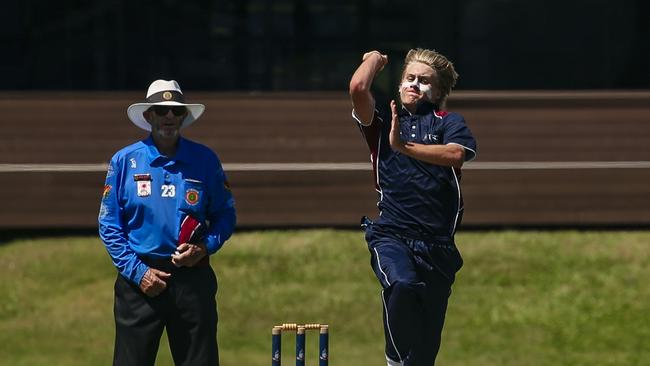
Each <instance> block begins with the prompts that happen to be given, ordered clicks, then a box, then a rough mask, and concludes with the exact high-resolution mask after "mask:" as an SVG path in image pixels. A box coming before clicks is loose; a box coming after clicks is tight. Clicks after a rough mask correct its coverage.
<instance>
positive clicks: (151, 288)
mask: <svg viewBox="0 0 650 366" xmlns="http://www.w3.org/2000/svg"><path fill="white" fill-rule="evenodd" d="M169 277H171V274H170V273H167V272H163V271H161V270H158V269H155V268H149V269H148V270H147V272H145V273H144V276H143V277H142V280H141V281H140V290H142V292H144V293H145V295H147V296H149V297H156V296H158V295H160V293H161V292H163V291H165V289H166V288H167V280H169Z"/></svg>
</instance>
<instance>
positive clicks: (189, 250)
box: [172, 243, 208, 267]
mask: <svg viewBox="0 0 650 366" xmlns="http://www.w3.org/2000/svg"><path fill="white" fill-rule="evenodd" d="M207 254H208V249H207V247H206V246H205V244H204V243H198V244H191V243H182V244H181V245H179V246H178V247H177V248H176V252H175V253H174V254H172V263H174V265H175V266H176V267H193V266H194V265H195V264H197V263H198V262H199V261H200V260H201V259H203V257H205V256H206V255H207Z"/></svg>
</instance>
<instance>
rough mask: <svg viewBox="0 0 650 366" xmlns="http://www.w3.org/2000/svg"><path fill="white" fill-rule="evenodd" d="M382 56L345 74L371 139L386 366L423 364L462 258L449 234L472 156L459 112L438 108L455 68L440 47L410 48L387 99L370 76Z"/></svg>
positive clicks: (433, 349) (372, 236) (431, 358)
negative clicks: (463, 171)
mask: <svg viewBox="0 0 650 366" xmlns="http://www.w3.org/2000/svg"><path fill="white" fill-rule="evenodd" d="M387 63H388V57H387V56H386V55H383V54H382V53H380V52H378V51H371V52H368V53H366V54H364V55H363V57H362V62H361V65H360V66H359V67H358V68H357V70H356V71H355V73H354V75H353V76H352V79H351V81H350V96H351V99H352V104H353V108H354V109H353V111H352V116H353V118H354V119H355V120H356V121H357V122H358V124H359V127H360V129H361V132H362V134H363V136H364V137H365V140H366V142H367V144H368V147H369V148H370V153H371V161H372V163H373V168H374V173H375V185H376V189H377V191H378V192H379V203H378V207H379V210H380V215H379V218H378V219H377V220H376V222H375V223H372V222H370V221H369V220H367V221H366V241H367V243H368V249H369V251H370V255H371V266H372V269H373V271H374V272H375V275H376V277H377V279H378V280H379V282H380V284H381V286H382V292H381V300H382V306H383V310H384V311H383V317H384V331H385V340H386V347H385V350H386V351H385V352H386V361H387V364H388V365H389V366H395V365H408V366H414V365H417V366H431V365H433V364H434V363H435V359H436V356H437V353H438V350H439V348H440V337H441V333H442V328H443V323H444V319H445V313H446V310H447V302H448V298H449V296H450V294H451V286H452V284H453V282H454V279H455V274H456V272H457V271H458V270H459V269H460V268H461V266H462V264H463V261H462V258H461V255H460V253H459V252H458V249H457V248H456V244H455V242H454V234H455V232H456V229H457V228H458V225H459V223H460V221H461V217H462V214H463V200H462V196H461V191H460V185H459V184H460V168H461V166H462V165H463V163H464V162H466V161H469V160H472V159H473V158H474V157H475V156H476V141H475V140H474V137H473V136H472V133H471V132H470V130H469V128H468V127H467V125H466V124H465V121H464V119H463V117H462V116H461V115H459V114H457V113H450V112H447V111H445V110H444V107H445V101H446V98H447V96H448V95H449V93H450V92H451V89H452V88H453V87H454V85H455V83H456V79H457V77H458V74H457V73H456V71H455V70H454V66H453V65H452V63H451V62H450V61H449V60H448V59H447V58H446V57H444V56H443V55H441V54H440V53H437V52H435V51H432V50H426V49H413V50H410V51H409V52H408V54H407V55H406V58H405V60H404V69H403V71H402V77H401V83H400V86H399V90H398V91H399V98H400V102H401V103H400V104H401V105H400V106H399V107H398V105H397V103H395V101H394V100H393V101H391V102H390V104H389V103H387V102H381V101H377V100H375V97H374V96H373V94H372V92H371V85H372V82H373V80H374V78H375V76H376V75H377V73H379V72H380V71H381V70H382V69H383V68H384V66H385V65H386V64H387Z"/></svg>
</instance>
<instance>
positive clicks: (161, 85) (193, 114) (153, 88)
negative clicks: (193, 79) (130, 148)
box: [126, 80, 205, 131]
mask: <svg viewBox="0 0 650 366" xmlns="http://www.w3.org/2000/svg"><path fill="white" fill-rule="evenodd" d="M154 105H169V106H185V107H187V111H188V113H187V116H186V117H185V119H184V120H183V122H182V123H181V129H182V128H185V127H187V126H189V125H191V124H192V123H194V121H196V120H197V119H198V118H199V117H200V116H201V115H202V114H203V111H204V110H205V106H204V105H203V104H188V103H185V98H184V97H183V92H182V91H181V87H180V86H179V85H178V83H177V82H176V81H175V80H156V81H154V82H153V83H151V85H149V89H148V90H147V97H146V101H145V102H144V103H135V104H131V105H130V106H129V108H128V109H127V110H126V114H127V115H128V116H129V119H130V120H131V122H133V124H135V125H136V126H138V127H140V128H141V129H143V130H146V131H151V125H150V124H149V122H147V120H146V119H145V118H144V116H143V115H142V113H143V112H144V111H146V110H147V109H149V108H150V107H151V106H154Z"/></svg>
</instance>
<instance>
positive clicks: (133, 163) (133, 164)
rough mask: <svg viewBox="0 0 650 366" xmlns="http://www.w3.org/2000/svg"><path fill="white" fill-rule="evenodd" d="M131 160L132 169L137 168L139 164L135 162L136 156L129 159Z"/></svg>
mask: <svg viewBox="0 0 650 366" xmlns="http://www.w3.org/2000/svg"><path fill="white" fill-rule="evenodd" d="M129 161H130V162H131V169H135V168H137V167H138V164H136V163H135V159H134V158H131V159H129Z"/></svg>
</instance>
